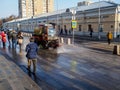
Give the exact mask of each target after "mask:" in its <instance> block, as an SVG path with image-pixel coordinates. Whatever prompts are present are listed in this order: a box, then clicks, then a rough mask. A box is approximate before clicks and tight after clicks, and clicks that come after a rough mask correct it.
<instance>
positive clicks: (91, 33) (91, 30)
mask: <svg viewBox="0 0 120 90" xmlns="http://www.w3.org/2000/svg"><path fill="white" fill-rule="evenodd" d="M89 31H90V37H91V38H92V35H93V28H92V27H91V28H90V30H89Z"/></svg>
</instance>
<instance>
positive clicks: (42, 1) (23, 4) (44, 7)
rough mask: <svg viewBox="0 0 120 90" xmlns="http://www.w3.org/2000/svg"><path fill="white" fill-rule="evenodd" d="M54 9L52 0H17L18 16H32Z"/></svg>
mask: <svg viewBox="0 0 120 90" xmlns="http://www.w3.org/2000/svg"><path fill="white" fill-rule="evenodd" d="M53 11H54V0H19V17H20V18H25V17H32V16H37V15H40V14H43V13H49V12H53Z"/></svg>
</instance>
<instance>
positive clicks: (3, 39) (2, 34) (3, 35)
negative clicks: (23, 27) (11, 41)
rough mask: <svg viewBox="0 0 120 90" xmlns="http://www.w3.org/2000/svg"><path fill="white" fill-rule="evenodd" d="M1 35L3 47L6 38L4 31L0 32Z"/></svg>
mask: <svg viewBox="0 0 120 90" xmlns="http://www.w3.org/2000/svg"><path fill="white" fill-rule="evenodd" d="M1 36H2V43H3V47H4V48H5V46H6V41H7V40H6V34H5V32H4V31H2V32H1Z"/></svg>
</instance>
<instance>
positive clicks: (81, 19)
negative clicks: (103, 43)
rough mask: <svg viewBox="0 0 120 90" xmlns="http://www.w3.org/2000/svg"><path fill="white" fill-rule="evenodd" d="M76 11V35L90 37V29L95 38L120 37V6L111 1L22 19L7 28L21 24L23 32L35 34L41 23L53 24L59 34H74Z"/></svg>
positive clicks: (8, 24)
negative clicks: (110, 33) (73, 23)
mask: <svg viewBox="0 0 120 90" xmlns="http://www.w3.org/2000/svg"><path fill="white" fill-rule="evenodd" d="M72 10H75V11H76V13H75V20H76V21H77V28H76V29H74V34H76V35H89V34H90V29H91V28H92V29H93V36H98V35H99V36H101V37H103V36H104V37H106V33H107V32H108V31H111V32H112V33H113V35H114V37H115V38H116V37H117V36H118V35H120V5H119V4H116V3H113V2H110V1H100V2H95V3H89V4H88V3H87V4H84V5H83V4H82V5H81V3H80V4H79V5H78V6H77V7H72V8H67V9H63V10H58V11H54V12H51V13H46V14H42V15H38V16H34V17H32V18H22V19H18V20H17V21H11V22H8V23H6V26H9V28H13V27H14V26H17V23H20V26H21V30H22V31H27V30H29V31H31V32H33V30H34V28H35V27H36V26H37V25H39V23H53V24H54V25H55V26H56V30H58V32H60V31H61V29H63V33H65V31H64V30H65V29H67V31H68V32H69V30H71V32H73V31H72V30H73V29H72V28H71V21H72V16H73V14H72V13H71V11H72Z"/></svg>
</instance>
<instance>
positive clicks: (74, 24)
mask: <svg viewBox="0 0 120 90" xmlns="http://www.w3.org/2000/svg"><path fill="white" fill-rule="evenodd" d="M72 28H77V21H76V20H72Z"/></svg>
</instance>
